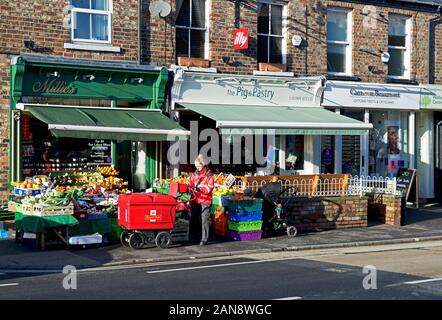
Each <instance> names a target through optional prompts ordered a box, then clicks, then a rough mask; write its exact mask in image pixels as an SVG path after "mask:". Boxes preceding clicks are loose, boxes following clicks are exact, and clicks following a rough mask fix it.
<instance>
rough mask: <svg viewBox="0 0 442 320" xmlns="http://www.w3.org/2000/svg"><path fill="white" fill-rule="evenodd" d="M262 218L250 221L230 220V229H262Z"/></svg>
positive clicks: (239, 230) (240, 230)
mask: <svg viewBox="0 0 442 320" xmlns="http://www.w3.org/2000/svg"><path fill="white" fill-rule="evenodd" d="M261 227H262V220H259V221H250V222H235V221H230V220H229V230H232V231H238V232H242V231H256V230H261Z"/></svg>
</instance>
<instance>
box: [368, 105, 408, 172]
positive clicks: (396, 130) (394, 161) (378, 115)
mask: <svg viewBox="0 0 442 320" xmlns="http://www.w3.org/2000/svg"><path fill="white" fill-rule="evenodd" d="M370 123H373V130H370V136H369V137H370V140H369V144H370V145H369V150H370V159H369V173H370V175H375V176H383V177H385V176H388V177H393V176H396V174H397V172H398V170H399V168H404V167H407V166H408V160H409V154H408V112H399V111H370Z"/></svg>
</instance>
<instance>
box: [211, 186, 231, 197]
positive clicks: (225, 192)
mask: <svg viewBox="0 0 442 320" xmlns="http://www.w3.org/2000/svg"><path fill="white" fill-rule="evenodd" d="M234 193H235V190H234V189H233V187H215V188H214V189H213V192H212V195H213V196H215V197H218V196H221V197H223V196H230V195H232V194H234Z"/></svg>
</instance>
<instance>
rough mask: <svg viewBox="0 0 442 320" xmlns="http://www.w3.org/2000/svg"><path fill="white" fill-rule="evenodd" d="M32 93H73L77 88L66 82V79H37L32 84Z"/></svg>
mask: <svg viewBox="0 0 442 320" xmlns="http://www.w3.org/2000/svg"><path fill="white" fill-rule="evenodd" d="M32 91H33V92H34V93H52V94H75V93H76V92H77V89H76V88H74V87H72V86H71V85H69V84H67V83H66V81H63V80H58V79H52V80H51V79H47V80H46V81H44V82H42V81H37V82H36V83H34V85H33V86H32Z"/></svg>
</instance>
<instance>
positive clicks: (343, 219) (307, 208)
mask: <svg viewBox="0 0 442 320" xmlns="http://www.w3.org/2000/svg"><path fill="white" fill-rule="evenodd" d="M367 205H368V200H367V198H366V197H358V196H350V197H325V198H317V199H316V198H311V199H303V198H300V199H296V201H290V202H289V203H288V204H287V206H286V210H287V212H288V214H289V215H290V216H291V217H293V218H294V220H293V221H294V224H295V226H296V227H297V228H298V229H299V230H304V231H317V230H328V229H341V228H359V227H367Z"/></svg>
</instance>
